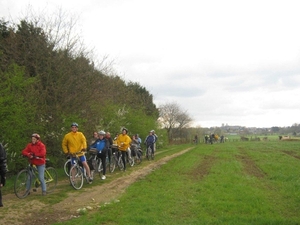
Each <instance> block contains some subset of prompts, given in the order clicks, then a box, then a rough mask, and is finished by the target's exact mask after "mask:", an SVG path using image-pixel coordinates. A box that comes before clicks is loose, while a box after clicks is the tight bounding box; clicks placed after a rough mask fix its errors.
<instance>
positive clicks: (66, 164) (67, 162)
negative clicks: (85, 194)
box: [64, 157, 71, 176]
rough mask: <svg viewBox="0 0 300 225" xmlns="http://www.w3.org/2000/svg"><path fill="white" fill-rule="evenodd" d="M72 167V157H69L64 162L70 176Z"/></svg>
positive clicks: (66, 171) (65, 169) (66, 172)
mask: <svg viewBox="0 0 300 225" xmlns="http://www.w3.org/2000/svg"><path fill="white" fill-rule="evenodd" d="M70 169H71V159H70V157H68V158H67V161H66V162H65V164H64V171H65V174H66V175H67V176H69V172H70Z"/></svg>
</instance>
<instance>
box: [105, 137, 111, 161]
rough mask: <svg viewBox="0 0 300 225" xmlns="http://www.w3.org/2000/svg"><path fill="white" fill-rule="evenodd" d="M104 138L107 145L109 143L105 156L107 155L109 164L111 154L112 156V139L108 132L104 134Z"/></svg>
mask: <svg viewBox="0 0 300 225" xmlns="http://www.w3.org/2000/svg"><path fill="white" fill-rule="evenodd" d="M105 138H106V140H107V141H108V143H109V149H108V152H107V154H108V160H109V163H111V154H112V145H113V139H112V137H111V134H110V132H106V135H105Z"/></svg>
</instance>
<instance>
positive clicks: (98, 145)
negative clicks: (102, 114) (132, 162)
mask: <svg viewBox="0 0 300 225" xmlns="http://www.w3.org/2000/svg"><path fill="white" fill-rule="evenodd" d="M98 135H99V136H98V139H97V140H96V141H95V142H94V143H93V144H92V145H91V146H90V148H95V149H97V157H98V158H99V159H100V160H101V161H102V166H103V171H102V172H103V173H102V177H101V179H102V180H105V179H106V176H105V174H106V156H107V153H108V148H109V142H108V140H107V139H106V138H105V132H104V131H103V130H101V131H99V132H98Z"/></svg>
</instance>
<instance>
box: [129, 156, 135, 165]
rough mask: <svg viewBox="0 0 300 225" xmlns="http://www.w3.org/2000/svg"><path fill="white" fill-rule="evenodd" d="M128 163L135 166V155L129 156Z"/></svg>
mask: <svg viewBox="0 0 300 225" xmlns="http://www.w3.org/2000/svg"><path fill="white" fill-rule="evenodd" d="M128 163H129V165H130V166H134V157H131V158H128Z"/></svg>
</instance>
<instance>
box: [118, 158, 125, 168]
mask: <svg viewBox="0 0 300 225" xmlns="http://www.w3.org/2000/svg"><path fill="white" fill-rule="evenodd" d="M118 167H119V170H124V164H123V161H122V156H120V157H119V159H118Z"/></svg>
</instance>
